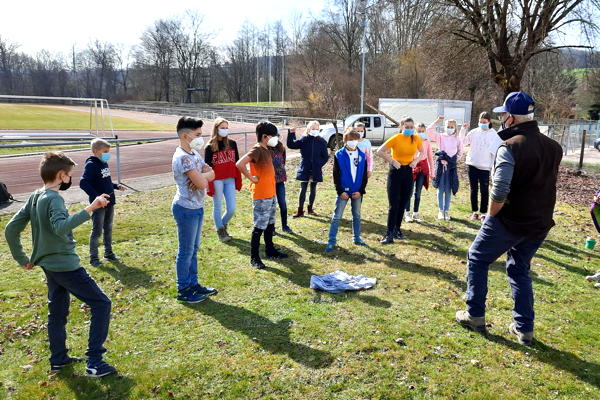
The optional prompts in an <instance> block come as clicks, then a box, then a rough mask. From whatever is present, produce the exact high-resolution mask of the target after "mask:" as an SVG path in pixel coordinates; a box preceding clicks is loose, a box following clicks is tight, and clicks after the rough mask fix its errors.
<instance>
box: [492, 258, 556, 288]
mask: <svg viewBox="0 0 600 400" xmlns="http://www.w3.org/2000/svg"><path fill="white" fill-rule="evenodd" d="M490 271H497V272H504V273H505V274H506V264H505V263H503V262H502V261H495V262H493V263H492V264H491V265H490ZM529 276H530V277H531V279H532V280H533V282H534V283H537V284H540V285H544V286H556V284H554V283H552V282H550V281H547V280H545V279H542V278H540V277H539V276H537V274H536V273H535V271H533V270H532V269H530V270H529Z"/></svg>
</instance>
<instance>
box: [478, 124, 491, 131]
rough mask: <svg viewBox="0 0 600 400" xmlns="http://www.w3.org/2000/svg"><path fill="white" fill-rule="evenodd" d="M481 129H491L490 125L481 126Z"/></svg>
mask: <svg viewBox="0 0 600 400" xmlns="http://www.w3.org/2000/svg"><path fill="white" fill-rule="evenodd" d="M479 127H480V128H481V129H483V130H484V131H485V130H488V129H490V124H479Z"/></svg>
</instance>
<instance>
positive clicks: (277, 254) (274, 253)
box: [265, 249, 289, 260]
mask: <svg viewBox="0 0 600 400" xmlns="http://www.w3.org/2000/svg"><path fill="white" fill-rule="evenodd" d="M265 257H266V258H270V259H272V260H280V259H282V258H288V257H289V256H288V255H287V254H285V253H282V252H281V251H279V250H277V249H273V250H271V251H267V252H265Z"/></svg>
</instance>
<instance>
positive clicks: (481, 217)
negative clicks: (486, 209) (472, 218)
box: [479, 214, 487, 224]
mask: <svg viewBox="0 0 600 400" xmlns="http://www.w3.org/2000/svg"><path fill="white" fill-rule="evenodd" d="M485 217H487V215H485V214H481V215H480V216H479V220H480V221H481V223H482V224H483V223H484V222H485Z"/></svg>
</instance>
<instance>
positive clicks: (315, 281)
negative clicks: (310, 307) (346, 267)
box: [310, 270, 377, 293]
mask: <svg viewBox="0 0 600 400" xmlns="http://www.w3.org/2000/svg"><path fill="white" fill-rule="evenodd" d="M375 283H377V279H376V278H367V277H366V276H364V275H356V276H352V275H348V274H347V273H345V272H344V271H339V270H338V271H335V272H333V273H331V274H327V275H321V276H319V275H312V276H311V277H310V288H311V289H316V290H322V291H324V292H329V293H341V292H345V291H347V290H362V289H370V288H372V287H373V286H374V285H375Z"/></svg>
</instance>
